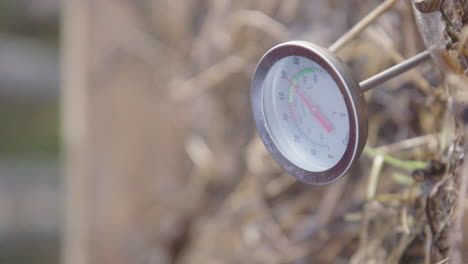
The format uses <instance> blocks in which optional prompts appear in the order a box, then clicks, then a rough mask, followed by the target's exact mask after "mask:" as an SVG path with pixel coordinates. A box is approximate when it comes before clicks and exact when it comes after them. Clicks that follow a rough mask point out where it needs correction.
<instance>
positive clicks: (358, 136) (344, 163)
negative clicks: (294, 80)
mask: <svg viewBox="0 0 468 264" xmlns="http://www.w3.org/2000/svg"><path fill="white" fill-rule="evenodd" d="M288 56H302V57H306V58H309V59H311V60H312V61H314V62H316V63H318V64H319V65H320V66H322V67H323V68H324V69H325V71H327V72H328V74H330V76H331V77H332V78H333V80H334V81H335V82H336V84H337V86H338V88H339V89H340V91H341V93H342V94H343V97H344V101H345V103H346V108H347V110H348V117H349V127H350V131H349V132H350V134H349V142H348V145H347V147H346V150H345V153H344V154H343V156H342V158H341V159H340V160H339V161H338V163H337V164H335V165H334V166H333V167H331V168H330V169H328V170H325V171H320V172H313V171H307V170H304V169H302V168H301V167H298V166H296V165H295V164H294V163H293V162H291V161H290V160H289V159H288V158H287V157H285V156H284V155H283V153H282V152H281V151H280V150H279V148H278V146H277V144H276V143H275V141H274V140H273V137H272V135H271V133H270V131H269V128H268V126H267V123H266V119H265V113H264V106H263V89H264V88H265V87H263V86H264V85H263V83H264V81H265V78H266V76H267V74H268V72H269V70H270V69H271V67H272V66H273V65H274V64H275V63H276V62H277V61H279V60H281V59H282V58H284V57H288ZM270 88H271V87H270ZM251 105H252V113H253V117H254V119H255V125H256V127H257V131H258V134H259V135H260V138H261V139H262V141H263V143H264V145H265V147H266V148H267V150H268V152H269V153H270V155H271V156H272V157H273V159H274V160H275V161H276V162H277V163H278V164H279V165H280V166H281V167H282V168H283V169H284V170H285V171H287V172H288V173H289V174H291V175H292V176H294V177H295V178H296V179H298V180H300V181H302V182H305V183H309V184H326V183H330V182H333V181H336V180H338V179H339V178H341V177H342V176H343V175H345V174H346V172H348V171H349V169H350V168H351V167H352V165H353V164H354V163H355V162H356V160H357V159H358V158H359V156H360V154H361V152H362V149H363V147H364V145H365V142H366V140H367V118H366V103H365V100H364V97H363V95H362V93H361V90H360V88H359V84H358V83H357V82H356V80H355V79H354V78H353V77H352V75H351V71H350V70H349V68H348V67H347V66H346V65H345V64H344V63H343V62H342V61H341V60H340V59H338V58H337V57H336V56H335V55H334V54H332V53H331V52H330V51H328V50H326V49H324V48H322V47H320V46H317V45H314V44H312V43H309V42H304V41H290V42H286V43H282V44H279V45H277V46H275V47H273V48H272V49H270V50H269V51H268V52H267V53H266V54H265V55H264V56H263V57H262V59H261V60H260V62H259V63H258V65H257V68H256V70H255V74H254V77H253V80H252V87H251Z"/></svg>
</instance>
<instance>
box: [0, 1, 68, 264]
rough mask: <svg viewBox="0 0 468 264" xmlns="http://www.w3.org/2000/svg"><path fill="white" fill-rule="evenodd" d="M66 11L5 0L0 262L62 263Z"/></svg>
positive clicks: (0, 47)
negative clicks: (62, 29) (62, 33)
mask: <svg viewBox="0 0 468 264" xmlns="http://www.w3.org/2000/svg"><path fill="white" fill-rule="evenodd" d="M59 14H60V9H59V1H55V0H52V1H49V0H44V1H43V0H39V1H36V0H34V1H30V0H24V1H23V0H19V1H17V0H12V1H10V0H5V1H1V2H0V124H1V125H0V208H1V209H0V210H1V213H0V263H59V248H60V246H59V241H60V226H61V223H62V217H61V216H62V214H61V213H59V211H60V209H59V208H60V203H61V202H60V201H61V199H60V197H61V193H62V189H61V188H60V186H61V183H62V178H61V177H60V169H59V168H60V162H59V159H60V158H59V141H60V140H59V128H60V125H59V123H60V121H59V119H60V114H59V97H60V96H59V94H60V93H59V86H60V85H59V83H60V74H59V49H58V47H59Z"/></svg>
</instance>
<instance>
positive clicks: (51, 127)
mask: <svg viewBox="0 0 468 264" xmlns="http://www.w3.org/2000/svg"><path fill="white" fill-rule="evenodd" d="M0 124H1V129H0V146H2V147H1V148H0V155H8V156H19V155H25V154H33V155H41V156H54V157H55V156H58V152H59V126H60V124H59V107H58V104H57V103H47V104H43V103H24V102H21V103H0Z"/></svg>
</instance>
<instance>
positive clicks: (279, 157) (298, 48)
mask: <svg viewBox="0 0 468 264" xmlns="http://www.w3.org/2000/svg"><path fill="white" fill-rule="evenodd" d="M349 72H350V71H349V69H348V68H347V67H346V65H344V64H343V63H342V62H341V61H340V60H339V59H338V58H336V57H335V56H334V55H333V54H331V53H330V52H329V51H327V50H325V49H323V48H321V47H319V46H316V45H313V44H311V43H308V42H299V41H293V42H287V43H284V44H281V45H278V46H276V47H274V48H272V49H271V50H270V51H268V52H267V53H266V54H265V55H264V56H263V58H262V59H261V60H260V62H259V64H258V66H257V69H256V72H255V75H254V79H253V82H252V94H251V99H252V109H253V114H254V118H255V121H256V126H257V130H258V132H259V134H260V137H261V138H262V140H263V143H264V144H265V146H266V147H267V149H268V151H269V152H270V154H271V155H272V157H273V158H274V159H275V160H276V161H277V162H278V163H279V165H280V166H281V167H283V168H284V169H285V170H286V171H287V172H288V173H290V174H291V175H293V176H295V177H296V178H297V179H299V180H301V181H303V182H306V183H312V184H323V183H329V182H332V181H334V180H336V179H338V178H340V177H341V176H343V175H344V174H345V173H346V172H347V171H348V170H349V168H350V167H351V165H352V163H353V162H354V161H355V160H356V159H357V158H358V157H359V154H360V152H361V151H362V148H363V146H364V144H365V141H366V137H367V123H366V117H365V102H364V99H363V97H362V95H361V91H360V89H359V85H358V83H357V82H356V81H355V80H354V79H353V78H352V76H351V75H350V74H349Z"/></svg>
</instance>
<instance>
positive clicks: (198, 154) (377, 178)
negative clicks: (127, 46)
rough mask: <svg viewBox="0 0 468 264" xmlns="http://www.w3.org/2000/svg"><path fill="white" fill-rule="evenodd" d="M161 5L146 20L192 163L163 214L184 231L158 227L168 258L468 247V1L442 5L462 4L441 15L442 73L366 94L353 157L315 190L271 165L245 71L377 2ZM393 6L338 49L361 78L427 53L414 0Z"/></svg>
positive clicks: (428, 256)
mask: <svg viewBox="0 0 468 264" xmlns="http://www.w3.org/2000/svg"><path fill="white" fill-rule="evenodd" d="M169 2H170V1H161V2H160V3H159V4H158V5H160V6H159V8H158V10H161V11H160V13H159V14H156V15H155V16H154V17H155V19H156V24H158V25H160V26H159V38H160V39H161V40H162V41H163V42H165V43H166V44H167V49H168V50H170V51H171V52H173V53H172V54H176V56H175V57H174V56H173V57H171V59H170V60H169V59H168V60H167V61H165V63H167V65H169V66H167V67H168V72H173V75H171V73H167V74H168V75H169V77H167V78H168V79H169V80H170V81H169V82H168V84H167V86H168V87H169V88H168V94H169V95H168V97H169V98H170V100H171V102H172V103H173V104H174V105H178V106H181V107H184V109H185V112H186V115H187V120H189V121H188V122H189V127H190V132H189V133H188V135H187V136H186V138H185V139H184V142H185V150H186V153H187V155H188V157H189V158H190V164H191V165H190V166H192V172H191V174H190V175H189V176H188V177H187V179H186V185H187V186H188V187H187V193H185V194H184V197H185V199H184V201H183V203H182V204H183V205H182V206H181V210H182V211H183V212H184V213H183V217H178V218H177V219H178V220H177V221H175V222H174V223H168V224H167V225H168V226H171V227H173V226H174V225H175V226H177V228H174V229H177V230H180V231H179V232H176V233H170V234H165V236H166V238H167V241H170V242H168V243H167V245H166V249H167V250H168V251H169V252H170V254H169V255H170V258H171V259H172V261H174V262H175V263H449V262H450V263H462V262H461V261H460V259H461V258H462V257H463V256H461V254H462V253H464V254H466V252H468V247H467V245H463V244H462V242H460V237H459V234H461V233H462V231H463V230H459V229H457V228H456V227H460V226H462V225H463V224H462V222H461V221H463V220H462V219H461V217H460V215H461V214H460V212H462V211H463V210H462V209H460V208H463V206H462V205H463V201H464V200H463V195H461V192H460V188H461V186H464V185H463V183H464V182H465V181H464V177H463V173H462V172H463V169H462V168H463V153H464V148H463V141H462V135H463V129H464V128H463V126H464V124H463V122H462V118H459V117H458V116H460V114H459V113H463V105H464V98H465V99H468V97H467V96H466V95H465V93H464V91H463V89H466V88H467V83H466V79H465V77H464V76H463V72H464V71H465V69H466V65H467V64H466V57H464V56H465V55H466V54H467V50H468V49H467V48H466V46H465V44H463V43H466V40H467V37H468V30H467V28H466V27H464V23H466V18H467V14H468V13H464V12H465V11H466V12H468V11H467V8H466V7H467V2H468V1H461V0H460V1H448V0H447V1H445V2H446V3H452V4H454V5H456V6H457V8H458V9H456V10H453V9H451V8H448V9H446V12H445V13H444V16H443V18H444V19H446V20H445V22H446V26H447V31H446V32H447V35H446V36H444V38H445V37H447V36H448V37H449V39H450V43H448V44H447V45H446V47H447V50H448V51H447V53H444V54H441V55H439V56H441V57H443V58H444V60H445V61H447V62H448V64H449V65H451V66H450V67H449V68H450V69H449V70H448V71H447V72H443V71H441V70H440V69H439V68H437V67H436V66H435V65H433V64H431V63H426V64H424V65H422V66H419V67H418V68H417V69H414V70H412V71H410V72H408V73H405V74H404V75H402V76H399V77H398V78H395V79H393V80H391V81H389V82H387V83H385V84H383V85H382V86H381V87H380V88H377V89H375V90H373V91H371V92H369V93H367V94H366V100H367V102H368V109H367V110H368V121H369V137H368V142H367V146H366V148H365V150H364V153H363V155H362V157H361V160H360V162H359V163H358V165H357V166H356V167H355V168H354V169H353V170H352V171H351V172H350V173H349V175H347V176H346V177H344V178H342V179H340V180H339V181H337V182H335V183H333V184H330V185H324V186H311V185H306V184H303V183H299V182H297V181H295V179H294V178H293V177H292V176H289V175H287V174H285V173H284V172H283V171H282V170H281V169H280V168H279V167H278V166H277V165H276V164H275V163H274V162H273V161H272V159H271V158H270V156H269V155H268V153H267V152H266V150H265V148H264V147H263V144H262V143H261V141H260V139H259V137H258V136H257V135H256V132H255V128H254V122H253V119H252V116H251V113H250V101H249V93H250V81H251V77H252V75H253V71H254V69H255V66H256V63H257V62H258V60H259V59H260V57H261V56H262V54H263V53H264V52H266V51H267V50H268V49H269V48H271V47H272V46H274V45H275V44H278V43H280V42H282V41H287V40H292V39H301V40H307V41H310V42H314V43H316V44H319V45H322V46H325V47H327V46H329V45H330V44H331V43H332V42H333V41H334V40H336V39H337V38H338V37H339V36H340V35H342V34H343V33H344V32H346V30H348V29H349V28H351V27H352V26H353V25H354V24H355V23H356V22H358V21H359V20H360V19H361V18H362V17H364V16H365V15H366V14H368V13H369V11H371V10H372V9H373V8H375V7H376V6H377V5H378V4H380V3H381V2H380V1H370V0H367V1H301V0H288V1H279V0H271V1H270V0H264V1H259V0H243V1H202V0H197V1H179V3H178V4H177V5H172V8H173V9H170V10H172V11H171V12H166V11H164V10H167V9H165V8H163V7H164V5H167V6H171V5H170V4H169ZM394 2H395V4H394V6H393V8H391V9H390V10H389V11H388V12H386V13H385V14H383V15H382V16H381V17H380V18H378V19H377V20H376V22H375V23H373V24H371V26H370V27H368V28H367V29H366V30H365V31H364V32H363V33H362V34H361V35H359V36H358V37H357V38H356V39H355V40H353V41H352V42H350V43H349V44H347V45H346V46H345V47H344V48H343V49H341V50H340V51H339V52H338V56H340V57H341V58H342V59H343V60H344V61H346V62H347V63H348V64H349V65H350V67H351V69H352V70H353V72H354V74H355V76H356V77H357V78H358V79H361V80H362V79H365V78H366V77H368V76H371V75H373V74H376V73H378V72H380V71H382V70H384V69H385V68H387V67H389V66H391V65H393V64H395V63H398V62H401V61H402V60H404V59H405V58H408V57H410V56H412V55H415V54H417V53H418V52H420V51H422V50H424V49H425V45H424V43H423V41H422V39H421V37H420V33H419V32H418V27H417V26H416V22H415V17H414V14H413V6H412V2H411V1H394ZM432 2H439V1H432ZM432 2H431V1H418V4H419V5H420V7H421V6H422V7H425V8H428V7H427V5H430V4H434V5H435V3H432ZM442 2H443V1H442ZM424 4H425V5H424ZM445 5H446V4H445ZM435 6H436V8H435V9H434V10H435V11H437V10H440V8H442V7H441V6H444V5H435ZM437 8H439V9H437ZM434 10H429V9H426V10H425V11H426V12H434ZM163 11H164V12H166V13H164V12H163ZM449 11H450V12H449ZM177 14H178V15H177ZM456 19H459V20H456ZM441 38H442V36H441ZM174 40H183V41H177V42H176V41H174ZM457 43H458V44H457ZM463 67H465V68H463ZM169 69H170V71H169ZM175 69H177V70H175ZM447 76H449V77H447ZM465 226H468V222H467V221H466V220H465ZM466 228H467V227H465V229H466ZM455 229H457V230H455ZM168 230H173V228H168ZM454 230H455V231H454ZM465 232H466V231H465ZM457 234H458V236H457ZM454 235H455V236H454ZM457 241H458V242H457ZM452 246H453V247H452ZM464 258H465V259H468V256H464Z"/></svg>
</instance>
